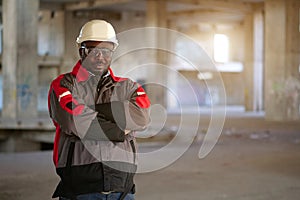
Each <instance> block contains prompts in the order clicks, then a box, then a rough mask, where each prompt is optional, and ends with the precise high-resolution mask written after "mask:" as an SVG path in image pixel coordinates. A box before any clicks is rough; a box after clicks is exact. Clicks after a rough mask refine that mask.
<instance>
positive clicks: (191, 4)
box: [40, 0, 264, 24]
mask: <svg viewBox="0 0 300 200" xmlns="http://www.w3.org/2000/svg"><path fill="white" fill-rule="evenodd" d="M166 1H167V12H168V16H169V20H173V21H176V22H178V23H181V24H185V23H187V24H195V23H201V22H205V23H207V22H216V21H219V22H233V23H236V22H238V23H239V22H241V21H243V19H244V17H245V15H247V13H250V12H252V11H253V9H254V7H255V6H256V5H262V4H263V2H264V0H166ZM40 2H41V8H42V9H50V10H55V9H63V10H73V11H81V12H85V11H89V10H97V9H99V10H102V11H113V12H123V11H129V12H144V13H145V11H146V10H147V0H40Z"/></svg>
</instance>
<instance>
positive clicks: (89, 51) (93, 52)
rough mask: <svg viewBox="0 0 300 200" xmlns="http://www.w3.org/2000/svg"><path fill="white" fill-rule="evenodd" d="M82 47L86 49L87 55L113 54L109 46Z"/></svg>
mask: <svg viewBox="0 0 300 200" xmlns="http://www.w3.org/2000/svg"><path fill="white" fill-rule="evenodd" d="M80 48H81V49H84V52H85V54H86V55H89V56H93V57H98V56H100V55H101V56H103V57H104V58H110V57H112V55H113V50H111V49H108V48H98V47H84V46H82V47H80Z"/></svg>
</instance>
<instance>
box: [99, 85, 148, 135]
mask: <svg viewBox="0 0 300 200" xmlns="http://www.w3.org/2000/svg"><path fill="white" fill-rule="evenodd" d="M127 89H128V98H127V99H124V100H122V101H121V100H119V101H117V100H113V101H112V102H110V103H103V104H96V105H95V110H96V111H97V112H98V113H99V115H101V116H102V117H103V118H105V119H107V120H109V121H112V122H115V123H116V124H117V125H118V126H119V127H120V128H121V129H122V130H143V129H145V128H146V126H147V125H148V124H149V122H150V117H149V107H150V100H149V98H148V96H147V94H146V92H145V90H144V89H143V88H142V87H141V86H139V85H138V84H137V83H134V84H133V85H132V87H131V88H127ZM112 99H115V98H112Z"/></svg>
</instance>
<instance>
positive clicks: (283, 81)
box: [265, 0, 300, 121]
mask: <svg viewBox="0 0 300 200" xmlns="http://www.w3.org/2000/svg"><path fill="white" fill-rule="evenodd" d="M299 8H300V6H299V1H298V0H266V2H265V112H266V119H267V120H277V121H285V120H299V98H300V86H299V79H300V77H299V55H300V50H299V48H300V45H299V39H300V34H299Z"/></svg>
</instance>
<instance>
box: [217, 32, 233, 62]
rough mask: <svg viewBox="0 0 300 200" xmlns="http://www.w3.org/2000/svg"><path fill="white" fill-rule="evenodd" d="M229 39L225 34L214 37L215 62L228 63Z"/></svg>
mask: <svg viewBox="0 0 300 200" xmlns="http://www.w3.org/2000/svg"><path fill="white" fill-rule="evenodd" d="M228 56H229V39H228V37H227V36H226V35H224V34H215V36H214V60H215V61H216V62H219V63H226V62H228Z"/></svg>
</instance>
